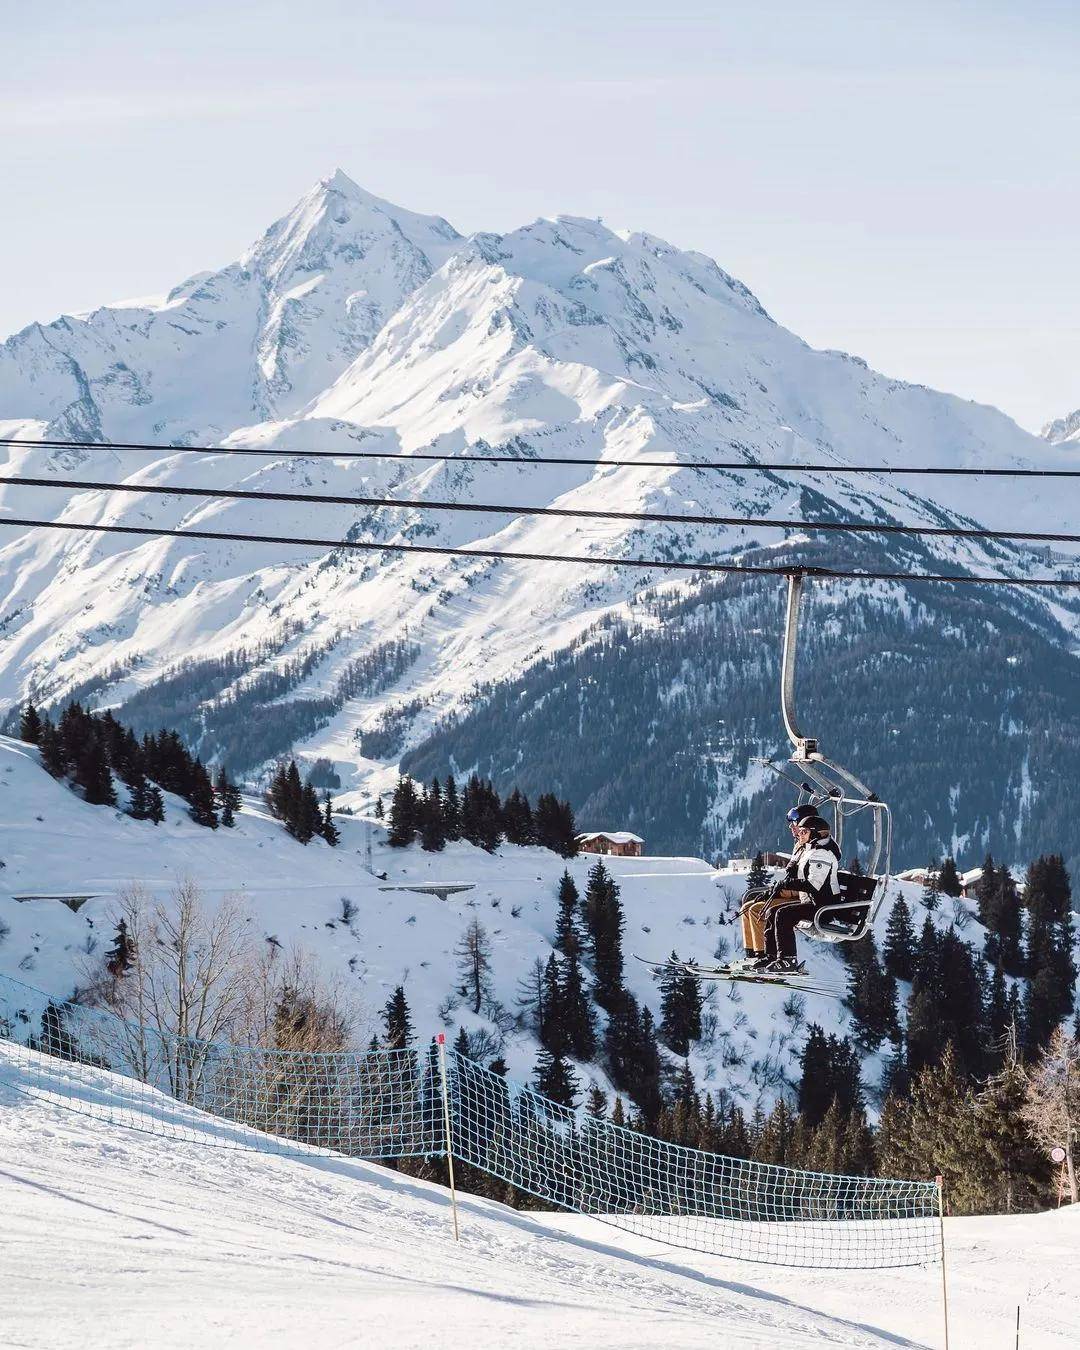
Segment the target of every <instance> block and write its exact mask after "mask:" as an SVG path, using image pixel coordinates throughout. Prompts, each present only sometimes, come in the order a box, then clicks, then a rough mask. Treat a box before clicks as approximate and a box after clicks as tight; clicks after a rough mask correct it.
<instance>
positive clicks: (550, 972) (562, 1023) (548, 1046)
mask: <svg viewBox="0 0 1080 1350" xmlns="http://www.w3.org/2000/svg"><path fill="white" fill-rule="evenodd" d="M562 995H563V988H562V979H561V976H560V972H559V963H558V961H556V959H555V956H554V953H552V955H551V956H549V957H548V959H547V964H546V965H545V966H544V980H543V1002H542V1008H543V1017H542V1020H541V1023H540V1042H541V1044H542V1045H543V1047H544V1049H545V1050H550V1051H551V1053H552V1054H554V1055H562V1054H565V1053H566V1050H567V1047H568V1041H569V1037H568V1036H567V1029H566V1018H565V1010H564V1006H563V997H562Z"/></svg>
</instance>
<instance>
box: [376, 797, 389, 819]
mask: <svg viewBox="0 0 1080 1350" xmlns="http://www.w3.org/2000/svg"><path fill="white" fill-rule="evenodd" d="M385 815H386V808H385V807H384V806H383V802H382V798H381V797H376V798H375V819H376V820H382V818H383V817H384V816H385Z"/></svg>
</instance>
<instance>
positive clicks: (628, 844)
mask: <svg viewBox="0 0 1080 1350" xmlns="http://www.w3.org/2000/svg"><path fill="white" fill-rule="evenodd" d="M577 839H578V846H579V847H580V849H581V852H582V853H609V854H611V855H612V856H614V857H616V858H640V857H641V851H642V849H643V848H644V846H645V840H644V839H642V838H641V836H640V835H638V834H631V833H630V831H629V830H595V831H594V832H593V833H591V834H579V835H578V837H577Z"/></svg>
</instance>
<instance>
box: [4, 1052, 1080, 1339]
mask: <svg viewBox="0 0 1080 1350" xmlns="http://www.w3.org/2000/svg"><path fill="white" fill-rule="evenodd" d="M115 1083H116V1080H115V1079H113V1078H112V1076H111V1075H109V1074H106V1073H103V1072H101V1071H95V1070H88V1069H86V1068H84V1067H80V1069H79V1072H78V1075H77V1081H74V1079H73V1076H72V1075H71V1073H70V1070H68V1069H66V1068H65V1067H64V1066H62V1065H58V1064H57V1063H56V1062H55V1061H50V1060H48V1059H46V1058H45V1057H42V1056H37V1055H33V1054H32V1053H29V1052H24V1051H21V1050H20V1051H16V1050H14V1049H13V1047H12V1046H10V1045H9V1044H7V1043H4V1042H0V1208H2V1210H3V1214H4V1233H5V1245H4V1284H3V1289H2V1291H0V1327H2V1330H0V1338H2V1340H3V1343H4V1344H5V1345H12V1346H15V1345H19V1346H24V1347H33V1348H34V1350H76V1348H77V1350H97V1347H101V1348H102V1350H105V1347H107V1348H108V1350H128V1348H129V1347H130V1350H173V1348H174V1347H175V1348H176V1350H179V1348H180V1347H184V1348H185V1350H186V1347H189V1346H192V1345H198V1346H200V1347H204V1348H205V1350H218V1348H219V1347H225V1346H241V1345H242V1346H250V1347H269V1346H274V1347H275V1348H276V1350H287V1348H288V1347H305V1350H306V1347H309V1346H312V1345H319V1346H329V1345H334V1346H364V1347H371V1350H383V1347H386V1348H387V1350H389V1347H394V1350H413V1348H415V1350H420V1348H421V1347H425V1350H426V1347H428V1346H430V1345H432V1344H435V1343H438V1344H439V1345H444V1346H447V1347H469V1348H470V1350H473V1347H485V1348H486V1347H495V1346H506V1345H511V1344H512V1345H514V1346H519V1347H522V1348H523V1350H528V1348H529V1347H544V1348H545V1350H546V1347H548V1346H551V1345H559V1346H567V1347H571V1346H582V1347H584V1346H589V1347H606V1346H611V1347H618V1350H647V1348H648V1350H652V1347H656V1346H661V1345H663V1346H679V1347H687V1350H689V1347H693V1346H715V1345H717V1344H722V1345H724V1346H732V1347H743V1346H746V1347H753V1346H756V1347H766V1346H769V1347H772V1346H778V1347H779V1346H785V1347H788V1346H790V1347H810V1346H822V1345H830V1346H852V1347H856V1346H858V1347H875V1346H880V1347H885V1346H892V1347H895V1346H898V1345H900V1346H916V1345H918V1346H929V1345H937V1344H939V1343H940V1339H939V1337H940V1326H941V1322H940V1316H941V1314H940V1303H939V1299H940V1290H939V1275H938V1271H937V1270H936V1269H914V1270H907V1271H882V1272H873V1271H850V1272H844V1274H843V1276H842V1278H838V1279H831V1278H823V1277H822V1274H821V1272H805V1271H786V1270H776V1269H770V1268H762V1267H754V1266H747V1265H746V1264H742V1263H738V1262H733V1261H723V1260H719V1259H717V1258H710V1257H703V1256H701V1257H698V1256H695V1255H694V1254H692V1253H688V1252H677V1253H673V1252H672V1251H670V1250H669V1249H666V1248H664V1247H662V1246H660V1245H659V1244H657V1243H655V1242H648V1241H644V1240H639V1239H633V1238H629V1237H628V1236H627V1235H626V1234H623V1233H621V1232H618V1231H616V1230H614V1229H610V1228H607V1227H605V1226H604V1225H603V1224H601V1223H598V1222H596V1221H593V1220H581V1219H575V1218H569V1217H564V1216H554V1215H552V1216H546V1215H525V1214H520V1213H516V1212H514V1211H512V1210H508V1209H506V1208H504V1207H503V1206H501V1205H497V1204H494V1203H492V1202H489V1201H482V1200H478V1199H474V1198H472V1197H463V1198H462V1202H461V1241H460V1243H456V1244H455V1242H454V1241H453V1237H452V1233H451V1229H450V1214H449V1207H448V1204H447V1196H446V1192H445V1191H443V1190H441V1189H440V1188H438V1187H435V1186H432V1185H429V1184H426V1183H424V1182H420V1181H414V1180H410V1179H408V1178H405V1177H402V1176H400V1175H398V1174H396V1173H394V1172H390V1171H386V1170H384V1169H382V1168H379V1167H375V1166H372V1165H370V1164H364V1163H361V1162H356V1161H354V1160H350V1159H333V1158H326V1157H317V1156H313V1155H312V1156H304V1155H301V1156H300V1157H295V1158H279V1157H273V1156H266V1155H264V1154H259V1153H256V1152H247V1151H244V1150H242V1149H241V1150H236V1149H233V1148H230V1149H221V1148H214V1147H209V1148H207V1147H200V1146H199V1145H198V1143H196V1142H191V1143H181V1144H178V1143H175V1142H170V1141H168V1140H166V1139H163V1138H161V1137H155V1135H154V1134H153V1133H152V1131H153V1128H154V1121H153V1120H152V1119H150V1118H147V1119H146V1120H145V1121H143V1122H141V1123H142V1124H143V1125H144V1126H145V1127H146V1131H147V1132H142V1131H140V1130H136V1129H125V1128H123V1127H119V1126H116V1125H111V1124H108V1123H106V1122H105V1121H104V1120H102V1119H100V1118H95V1117H94V1116H92V1115H87V1114H82V1113H80V1111H79V1109H78V1108H79V1094H80V1092H85V1091H86V1090H87V1088H91V1089H92V1091H93V1093H94V1094H95V1098H96V1099H98V1100H103V1101H105V1102H108V1100H109V1094H110V1092H111V1091H113V1090H114V1084H115ZM143 1100H145V1099H143ZM125 1102H126V1106H127V1109H128V1111H129V1113H130V1112H131V1102H130V1098H125ZM73 1107H74V1108H75V1109H72V1108H73ZM168 1110H169V1111H170V1113H174V1114H179V1115H180V1116H182V1117H183V1118H184V1124H185V1125H186V1126H187V1133H188V1137H189V1138H190V1139H194V1140H197V1139H198V1138H199V1133H200V1129H201V1122H202V1120H203V1119H204V1118H202V1117H200V1115H199V1113H198V1112H195V1111H191V1110H189V1109H187V1108H185V1107H182V1106H179V1105H177V1104H176V1103H169V1104H168ZM133 1123H134V1124H136V1125H138V1124H139V1123H140V1121H139V1120H138V1114H137V1111H136V1113H135V1115H134V1116H133ZM220 1133H221V1127H220V1125H218V1126H215V1136H214V1138H215V1139H216V1140H220ZM233 1134H234V1135H235V1136H236V1140H237V1141H238V1142H243V1141H244V1136H245V1132H244V1131H243V1130H242V1129H240V1128H236V1129H235V1130H233ZM208 1141H209V1136H208ZM1076 1220H1077V1216H1076V1215H1075V1214H1073V1213H1071V1212H1069V1211H1065V1212H1063V1213H1060V1214H1053V1215H1044V1216H1040V1217H1037V1218H1023V1219H979V1220H949V1221H948V1223H947V1229H948V1232H947V1242H948V1246H949V1272H950V1305H951V1313H952V1328H951V1330H952V1335H953V1339H954V1343H955V1344H959V1345H976V1344H990V1343H991V1342H994V1343H1001V1344H1005V1343H1009V1335H1010V1328H1011V1327H1012V1326H1013V1325H1014V1321H1015V1307H1016V1305H1017V1304H1021V1305H1022V1319H1023V1320H1022V1326H1023V1343H1024V1344H1025V1345H1026V1346H1030V1347H1033V1350H1034V1348H1035V1347H1039V1348H1045V1350H1050V1348H1051V1347H1054V1348H1055V1350H1059V1348H1060V1350H1063V1348H1064V1347H1066V1346H1069V1345H1071V1344H1072V1343H1073V1339H1074V1327H1075V1319H1074V1316H1073V1307H1074V1304H1075V1300H1076V1279H1075V1274H1074V1273H1073V1272H1074V1271H1075V1269H1076V1266H1077V1258H1078V1256H1080V1229H1078V1225H1077V1222H1076ZM1048 1272H1053V1277H1052V1278H1050V1277H1049V1275H1048Z"/></svg>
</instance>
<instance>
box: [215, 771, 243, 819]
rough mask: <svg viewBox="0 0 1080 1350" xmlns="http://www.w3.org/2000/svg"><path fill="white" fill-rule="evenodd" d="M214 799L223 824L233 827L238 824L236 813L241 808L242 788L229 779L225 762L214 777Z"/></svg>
mask: <svg viewBox="0 0 1080 1350" xmlns="http://www.w3.org/2000/svg"><path fill="white" fill-rule="evenodd" d="M214 800H215V804H216V806H217V810H218V813H219V818H220V821H221V824H222V825H224V826H225V827H226V828H228V829H232V827H233V826H234V825H235V824H236V813H237V811H239V810H240V800H241V798H240V789H239V788H238V787H237V786H236V785H235V783H231V782H230V781H229V775H228V774H227V773H226V771H225V765H224V764H222V765H220V766H219V767H218V771H217V776H216V777H215V779H214Z"/></svg>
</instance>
